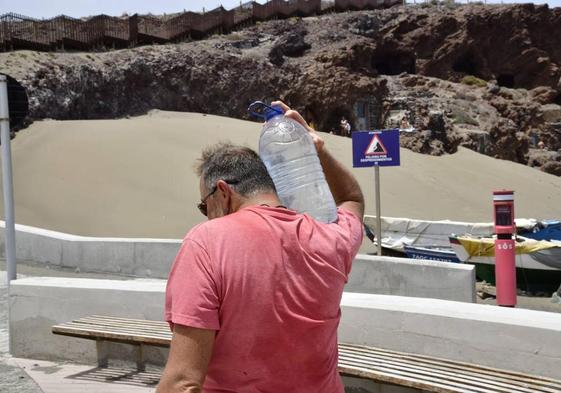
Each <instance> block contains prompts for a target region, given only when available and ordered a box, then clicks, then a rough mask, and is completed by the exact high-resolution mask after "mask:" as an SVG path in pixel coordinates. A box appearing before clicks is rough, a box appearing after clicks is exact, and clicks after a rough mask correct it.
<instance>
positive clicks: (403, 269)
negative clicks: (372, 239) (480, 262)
mask: <svg viewBox="0 0 561 393" xmlns="http://www.w3.org/2000/svg"><path fill="white" fill-rule="evenodd" d="M345 292H359V293H372V294H381V295H399V296H414V297H427V298H434V299H443V300H454V301H460V302H470V303H475V296H476V293H475V266H474V265H468V264H460V263H447V262H436V261H425V260H419V259H409V258H392V257H378V256H371V255H361V254H359V255H357V257H356V258H355V260H354V262H353V267H352V271H351V275H350V276H349V282H348V283H347V285H346V286H345Z"/></svg>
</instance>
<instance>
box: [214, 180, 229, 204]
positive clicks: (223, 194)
mask: <svg viewBox="0 0 561 393" xmlns="http://www.w3.org/2000/svg"><path fill="white" fill-rule="evenodd" d="M216 188H217V191H218V197H219V198H220V201H221V202H226V203H228V202H229V201H230V199H231V198H232V189H231V188H230V186H229V185H228V183H226V182H225V181H224V180H218V181H217V182H216Z"/></svg>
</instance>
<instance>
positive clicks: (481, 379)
mask: <svg viewBox="0 0 561 393" xmlns="http://www.w3.org/2000/svg"><path fill="white" fill-rule="evenodd" d="M52 331H53V333H54V334H60V335H66V336H73V337H79V338H85V339H90V340H96V343H97V350H98V364H99V366H100V367H106V366H107V364H108V362H107V361H108V357H107V352H106V350H105V348H104V342H106V341H114V342H120V343H127V344H132V345H136V346H137V349H138V358H137V368H138V369H139V370H144V369H145V364H144V359H143V350H142V347H143V345H154V346H160V347H168V346H169V345H170V342H171V336H172V335H171V332H170V330H169V326H168V324H167V323H166V322H161V321H148V320H140V319H129V318H117V317H108V316H99V315H93V316H89V317H85V318H80V319H77V320H74V321H72V322H67V323H63V324H60V325H55V326H53V328H52ZM339 372H340V373H341V374H342V375H346V376H352V377H359V378H364V379H369V380H372V381H375V382H381V383H388V384H393V385H400V386H406V387H411V388H416V389H422V390H424V391H428V392H439V393H448V392H450V393H456V392H481V393H491V392H493V393H495V392H502V393H515V392H521V393H530V392H544V393H560V392H561V380H555V379H551V378H545V377H539V376H535V375H529V374H523V373H518V372H512V371H507V370H501V369H495V368H490V367H483V366H478V365H474V364H469V363H463V362H457V361H453V360H447V359H441V358H435V357H430V356H422V355H415V354H411V353H405V352H397V351H390V350H386V349H381V348H374V347H369V346H364V345H354V344H345V343H340V344H339Z"/></svg>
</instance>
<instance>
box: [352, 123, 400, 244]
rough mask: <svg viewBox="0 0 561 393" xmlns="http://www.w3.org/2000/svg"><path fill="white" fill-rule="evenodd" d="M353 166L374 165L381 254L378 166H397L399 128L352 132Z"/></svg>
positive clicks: (377, 238)
mask: <svg viewBox="0 0 561 393" xmlns="http://www.w3.org/2000/svg"><path fill="white" fill-rule="evenodd" d="M352 137H353V167H354V168H363V167H372V166H373V167H374V178H375V183H376V184H375V187H376V243H377V245H378V255H382V209H381V201H380V194H381V193H380V167H381V166H399V130H398V129H391V130H382V131H356V132H353V135H352Z"/></svg>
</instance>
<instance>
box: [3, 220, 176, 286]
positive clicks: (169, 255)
mask: <svg viewBox="0 0 561 393" xmlns="http://www.w3.org/2000/svg"><path fill="white" fill-rule="evenodd" d="M4 225H5V224H4V222H3V221H0V233H1V234H2V235H3V233H4ZM180 245H181V239H135V238H132V239H129V238H102V237H86V236H76V235H70V234H67V233H61V232H55V231H49V230H46V229H40V228H34V227H28V226H25V225H19V224H18V225H16V258H17V259H18V260H26V261H32V262H37V263H44V264H46V265H48V264H53V265H56V266H60V267H68V268H74V269H76V268H77V269H80V271H83V272H96V273H112V274H115V273H117V274H123V275H131V276H136V277H153V278H167V276H168V273H169V269H170V267H171V264H172V262H173V260H174V259H175V255H176V254H177V251H178V250H179V246H180ZM0 253H1V254H2V255H4V254H5V250H4V243H3V242H2V243H1V244H0Z"/></svg>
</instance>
